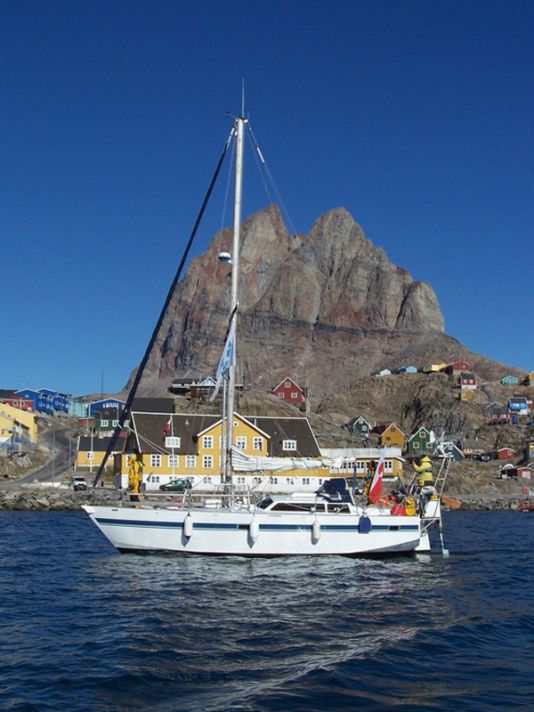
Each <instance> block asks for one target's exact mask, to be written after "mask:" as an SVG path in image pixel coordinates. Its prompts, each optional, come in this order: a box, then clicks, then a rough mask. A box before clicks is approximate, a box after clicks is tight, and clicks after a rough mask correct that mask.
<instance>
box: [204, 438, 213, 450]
mask: <svg viewBox="0 0 534 712" xmlns="http://www.w3.org/2000/svg"><path fill="white" fill-rule="evenodd" d="M202 445H203V446H204V449H205V450H211V449H212V448H213V437H212V436H211V435H204V437H203V438H202Z"/></svg>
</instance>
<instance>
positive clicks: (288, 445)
mask: <svg viewBox="0 0 534 712" xmlns="http://www.w3.org/2000/svg"><path fill="white" fill-rule="evenodd" d="M296 449H297V441H296V440H282V450H296Z"/></svg>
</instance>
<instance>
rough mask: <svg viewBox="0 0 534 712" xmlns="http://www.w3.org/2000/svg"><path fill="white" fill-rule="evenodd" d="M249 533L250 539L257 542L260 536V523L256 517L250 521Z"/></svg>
mask: <svg viewBox="0 0 534 712" xmlns="http://www.w3.org/2000/svg"><path fill="white" fill-rule="evenodd" d="M248 533H249V536H250V541H251V542H252V543H253V544H255V543H256V542H257V541H258V537H259V536H260V525H259V524H258V520H257V519H256V518H254V519H253V520H252V521H251V522H250V525H249V530H248Z"/></svg>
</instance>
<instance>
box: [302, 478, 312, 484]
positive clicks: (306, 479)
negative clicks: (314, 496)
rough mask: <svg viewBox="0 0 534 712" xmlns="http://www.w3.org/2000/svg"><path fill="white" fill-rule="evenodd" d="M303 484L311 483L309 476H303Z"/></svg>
mask: <svg viewBox="0 0 534 712" xmlns="http://www.w3.org/2000/svg"><path fill="white" fill-rule="evenodd" d="M302 484H303V485H309V484H310V478H309V477H303V478H302Z"/></svg>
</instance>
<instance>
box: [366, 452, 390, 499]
mask: <svg viewBox="0 0 534 712" xmlns="http://www.w3.org/2000/svg"><path fill="white" fill-rule="evenodd" d="M385 467H386V461H385V460H384V455H380V460H379V461H378V465H377V466H376V470H375V474H374V476H373V479H372V482H371V486H370V487H369V493H368V495H367V498H368V500H369V504H376V503H377V502H378V500H379V499H380V497H381V496H382V479H383V477H384V469H385Z"/></svg>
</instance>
